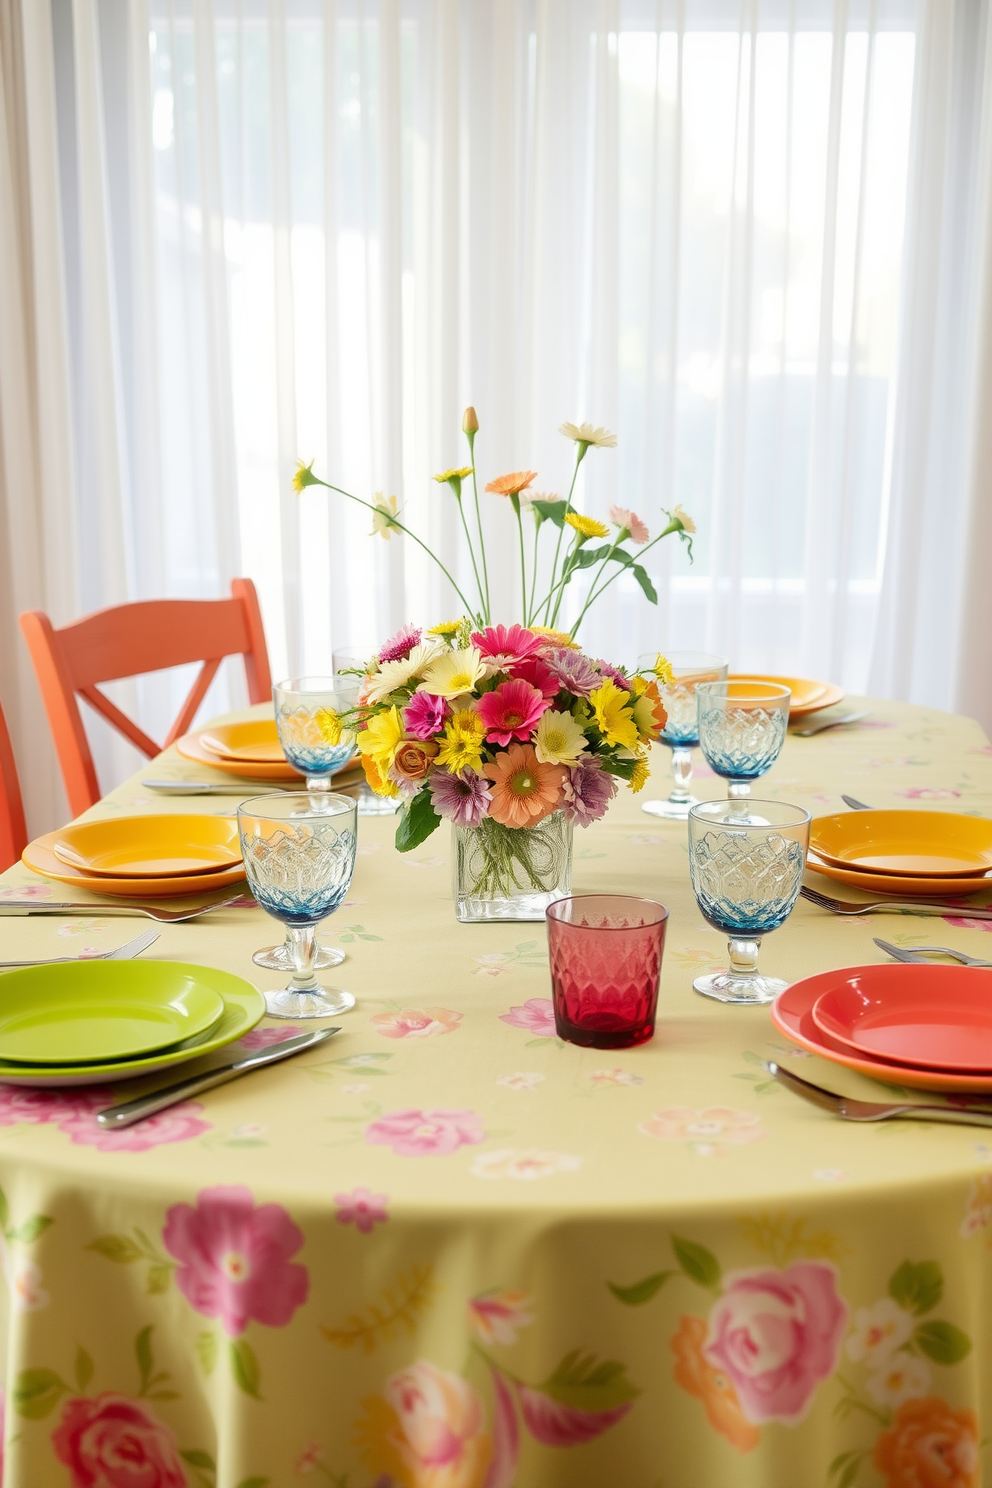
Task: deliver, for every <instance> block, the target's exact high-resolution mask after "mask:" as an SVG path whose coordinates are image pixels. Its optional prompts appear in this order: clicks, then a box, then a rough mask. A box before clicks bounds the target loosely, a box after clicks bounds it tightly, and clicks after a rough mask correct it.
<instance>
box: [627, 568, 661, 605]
mask: <svg viewBox="0 0 992 1488" xmlns="http://www.w3.org/2000/svg"><path fill="white" fill-rule="evenodd" d="M630 571H631V573H632V574H633V575H634V578H635V579H636V580H637V582H638V583H639V584H640V586H641V589H642V591H643V593H644V597H645V599H649V600H650V601H651V603H652V604H654V605H656V604H657V603H658V591H657V589H656V588H655V587H654V585H653V584H652V582H651V580H650V579H649V578H648V575H647V570H646V569H643V568H642V567H641V565H640V564H639V563H635V564H633V565H632V566H631V570H630Z"/></svg>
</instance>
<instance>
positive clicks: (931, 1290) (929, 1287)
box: [889, 1261, 944, 1317]
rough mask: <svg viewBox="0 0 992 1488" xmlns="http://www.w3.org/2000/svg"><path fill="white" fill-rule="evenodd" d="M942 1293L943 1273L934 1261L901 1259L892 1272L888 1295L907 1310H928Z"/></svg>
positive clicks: (938, 1299) (917, 1312) (915, 1311)
mask: <svg viewBox="0 0 992 1488" xmlns="http://www.w3.org/2000/svg"><path fill="white" fill-rule="evenodd" d="M943 1295H944V1273H943V1271H941V1269H940V1266H939V1264H938V1263H937V1262H936V1261H920V1262H919V1264H918V1265H914V1263H913V1262H912V1261H903V1263H902V1265H901V1266H900V1267H899V1268H898V1270H896V1271H894V1272H893V1273H892V1278H891V1280H890V1281H889V1296H890V1297H891V1298H892V1300H893V1301H894V1302H898V1304H899V1306H900V1307H905V1309H906V1311H907V1312H914V1313H916V1315H917V1317H919V1315H920V1313H923V1312H929V1311H930V1309H931V1308H933V1307H936V1306H937V1303H938V1302H939V1301H940V1299H941V1297H942V1296H943Z"/></svg>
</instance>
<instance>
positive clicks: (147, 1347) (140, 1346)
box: [134, 1323, 155, 1395]
mask: <svg viewBox="0 0 992 1488" xmlns="http://www.w3.org/2000/svg"><path fill="white" fill-rule="evenodd" d="M152 1332H153V1325H152V1324H151V1323H149V1324H148V1326H147V1328H142V1330H141V1332H140V1333H139V1334H138V1336H137V1338H136V1339H135V1340H134V1353H135V1357H136V1358H137V1360H138V1374H139V1376H140V1378H141V1389H140V1391H139V1392H138V1393H139V1394H141V1395H143V1394H144V1393H145V1390H146V1389H147V1388H148V1383H149V1381H150V1379H151V1377H152V1373H153V1371H154V1369H155V1362H154V1359H153V1357H152Z"/></svg>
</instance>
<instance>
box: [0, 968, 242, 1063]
mask: <svg viewBox="0 0 992 1488" xmlns="http://www.w3.org/2000/svg"><path fill="white" fill-rule="evenodd" d="M223 1011H224V1003H223V999H222V998H221V996H220V994H219V993H218V992H217V991H215V990H214V988H212V987H210V986H208V985H206V983H205V982H204V980H203V978H202V976H200V975H199V974H198V972H197V971H195V970H194V971H192V972H191V971H188V970H186V969H184V968H181V967H176V966H172V965H170V964H169V963H168V962H167V961H69V962H67V963H66V964H65V965H63V966H29V967H25V968H24V969H23V970H20V971H11V972H8V973H7V974H6V975H5V976H3V977H2V978H0V1060H4V1059H5V1060H10V1061H13V1062H14V1063H17V1064H84V1063H85V1064H90V1063H92V1062H93V1061H94V1060H101V1061H102V1062H104V1063H106V1062H107V1061H109V1060H118V1059H133V1058H135V1057H136V1056H137V1055H140V1054H151V1053H152V1052H153V1051H154V1050H155V1049H166V1048H168V1047H169V1045H170V1044H178V1043H181V1042H182V1041H183V1040H184V1039H188V1038H193V1037H195V1036H196V1034H198V1033H204V1032H205V1031H206V1030H207V1029H208V1028H212V1027H213V1025H214V1024H215V1023H216V1022H217V1020H218V1018H219V1017H220V1015H221V1013H222V1012H223Z"/></svg>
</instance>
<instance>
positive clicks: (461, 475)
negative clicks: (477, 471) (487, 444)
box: [434, 465, 472, 486]
mask: <svg viewBox="0 0 992 1488" xmlns="http://www.w3.org/2000/svg"><path fill="white" fill-rule="evenodd" d="M471 474H472V467H471V465H463V466H462V467H461V469H460V470H442V471H441V473H440V475H435V476H434V480H436V481H437V483H438V485H439V486H443V485H444V483H445V481H451V480H459V481H463V480H464V479H465V477H466V476H467V475H471Z"/></svg>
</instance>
